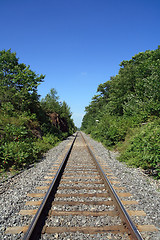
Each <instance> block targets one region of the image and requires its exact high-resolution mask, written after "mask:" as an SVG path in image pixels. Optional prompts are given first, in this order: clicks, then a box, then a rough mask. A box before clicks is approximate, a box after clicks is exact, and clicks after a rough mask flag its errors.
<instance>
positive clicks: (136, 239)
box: [81, 133, 143, 240]
mask: <svg viewBox="0 0 160 240" xmlns="http://www.w3.org/2000/svg"><path fill="white" fill-rule="evenodd" d="M81 135H82V138H83V140H84V142H85V144H86V147H87V149H88V151H89V153H90V154H91V156H92V159H93V160H94V162H95V164H96V167H97V170H98V172H99V173H100V175H101V177H102V179H103V180H104V185H105V186H106V187H107V189H108V190H109V193H110V195H111V198H112V200H113V201H114V204H115V206H116V207H117V210H118V212H119V213H120V217H121V219H122V222H123V225H124V227H125V228H127V230H128V231H127V233H128V234H129V236H130V237H131V239H132V240H143V238H142V236H141V234H140V232H139V231H138V229H137V228H136V226H135V225H134V223H133V221H132V220H131V218H130V216H129V215H128V213H127V211H126V210H125V208H124V206H123V204H122V202H121V200H120V199H119V197H118V195H117V194H116V192H115V190H114V189H113V187H112V185H111V183H110V181H109V179H108V178H107V176H106V174H105V173H104V171H103V169H102V168H101V166H100V164H99V162H98V160H97V159H96V157H95V155H94V153H93V152H92V150H91V148H90V147H89V145H88V144H87V142H86V140H85V138H84V136H83V134H82V133H81Z"/></svg>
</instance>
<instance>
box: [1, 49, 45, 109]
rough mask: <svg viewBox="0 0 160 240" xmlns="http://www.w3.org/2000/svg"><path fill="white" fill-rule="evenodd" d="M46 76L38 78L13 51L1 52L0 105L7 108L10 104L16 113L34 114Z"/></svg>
mask: <svg viewBox="0 0 160 240" xmlns="http://www.w3.org/2000/svg"><path fill="white" fill-rule="evenodd" d="M44 77H45V76H44V75H42V74H41V75H40V76H38V75H37V74H36V73H35V72H33V71H32V70H31V69H30V66H26V65H25V64H24V63H19V59H18V58H17V57H16V53H12V52H11V50H10V49H9V50H7V51H5V50H3V51H0V103H1V105H2V106H4V107H5V105H6V104H8V103H10V104H11V105H12V106H13V108H14V110H15V111H16V110H17V111H30V112H31V113H33V112H34V109H35V107H36V105H37V104H38V98H39V96H38V94H37V87H38V85H39V84H40V83H41V82H42V81H43V79H44Z"/></svg>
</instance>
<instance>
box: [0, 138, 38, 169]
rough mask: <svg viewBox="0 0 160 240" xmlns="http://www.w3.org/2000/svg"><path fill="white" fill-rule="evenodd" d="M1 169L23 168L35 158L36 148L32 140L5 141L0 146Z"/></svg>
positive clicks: (36, 154)
mask: <svg viewBox="0 0 160 240" xmlns="http://www.w3.org/2000/svg"><path fill="white" fill-rule="evenodd" d="M0 151H1V153H0V165H1V168H2V169H9V168H10V167H12V168H14V169H18V168H23V167H25V166H26V165H29V164H31V163H32V162H34V161H35V159H37V156H38V149H37V148H36V146H35V144H34V143H33V142H31V141H30V142H25V141H22V142H8V143H7V142H5V143H4V144H3V145H1V146H0Z"/></svg>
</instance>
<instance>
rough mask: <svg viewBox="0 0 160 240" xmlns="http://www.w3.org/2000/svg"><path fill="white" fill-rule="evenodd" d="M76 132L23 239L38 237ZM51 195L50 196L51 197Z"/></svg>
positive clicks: (28, 239)
mask: <svg viewBox="0 0 160 240" xmlns="http://www.w3.org/2000/svg"><path fill="white" fill-rule="evenodd" d="M77 134H78V133H76V136H75V137H74V140H73V142H72V144H71V146H70V148H69V150H68V151H67V153H66V155H65V157H64V159H63V161H62V163H61V165H60V167H59V168H58V170H57V173H56V175H55V177H54V179H53V181H52V183H51V185H50V187H49V189H48V191H47V193H46V195H45V197H44V199H43V201H42V203H41V205H40V207H39V208H38V211H37V213H36V214H35V216H34V218H33V220H32V222H31V224H30V226H29V228H28V230H27V232H26V234H25V235H24V237H23V240H31V239H33V240H36V239H39V236H40V232H41V230H42V228H43V225H44V220H45V219H46V216H47V213H48V211H49V209H50V207H49V206H50V205H51V202H52V201H53V198H54V194H55V192H56V189H57V186H58V183H59V180H60V175H61V173H62V172H63V170H64V167H65V165H66V162H67V160H68V158H69V155H70V153H71V150H72V148H73V145H74V142H75V140H76V138H77ZM51 196H52V197H51Z"/></svg>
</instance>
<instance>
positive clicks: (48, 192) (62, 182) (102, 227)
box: [6, 133, 156, 240]
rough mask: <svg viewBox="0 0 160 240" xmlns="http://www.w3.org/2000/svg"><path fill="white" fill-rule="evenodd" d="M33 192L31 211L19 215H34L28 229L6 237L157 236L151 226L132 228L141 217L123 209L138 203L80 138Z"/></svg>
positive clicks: (18, 229)
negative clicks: (136, 216) (151, 234)
mask: <svg viewBox="0 0 160 240" xmlns="http://www.w3.org/2000/svg"><path fill="white" fill-rule="evenodd" d="M113 185H114V187H113ZM37 190H38V191H39V192H38V193H30V194H28V197H31V198H32V201H28V202H26V205H28V206H30V207H31V209H28V210H21V211H20V214H21V215H31V216H34V217H33V218H32V222H31V224H30V225H29V226H21V227H20V226H19V227H10V228H8V229H7V230H6V234H14V233H18V232H19V233H20V232H24V233H25V235H24V237H23V239H24V240H27V239H56V238H61V239H63V237H64V236H67V234H69V236H70V237H71V239H84V237H83V236H84V235H86V236H92V237H93V239H96V235H97V234H99V235H100V236H101V237H102V238H101V239H142V236H141V234H140V232H141V231H156V229H155V228H154V226H152V225H151V226H150V225H147V226H146V225H144V226H135V225H134V223H133V222H132V220H131V218H130V216H135V215H139V216H144V215H145V213H144V212H143V211H126V210H125V208H124V205H130V204H136V203H137V202H136V201H134V200H130V196H131V194H130V193H128V192H125V190H124V189H123V188H122V187H119V186H118V182H117V181H115V179H114V176H112V174H111V171H110V169H108V167H107V164H106V163H105V162H102V161H100V160H99V161H98V160H97V159H96V157H95V155H94V154H93V151H92V149H91V147H89V146H88V144H87V143H86V141H85V140H84V138H83V135H82V134H81V133H78V134H77V135H76V136H75V139H74V141H73V142H72V144H71V146H70V147H69V149H68V150H67V153H66V154H65V156H64V158H63V160H62V161H61V162H59V161H57V162H56V163H55V164H54V165H53V168H52V169H50V172H48V175H47V176H46V177H45V181H43V182H42V184H41V186H39V187H38V188H37ZM39 198H40V199H42V200H39ZM128 198H129V200H128ZM120 199H121V200H120ZM35 206H37V207H36V209H35ZM37 208H38V209H37ZM78 236H79V237H78ZM69 239H70V238H69Z"/></svg>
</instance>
